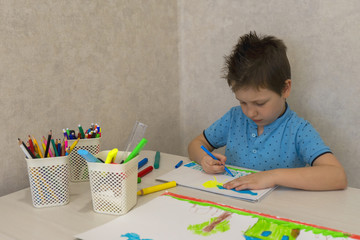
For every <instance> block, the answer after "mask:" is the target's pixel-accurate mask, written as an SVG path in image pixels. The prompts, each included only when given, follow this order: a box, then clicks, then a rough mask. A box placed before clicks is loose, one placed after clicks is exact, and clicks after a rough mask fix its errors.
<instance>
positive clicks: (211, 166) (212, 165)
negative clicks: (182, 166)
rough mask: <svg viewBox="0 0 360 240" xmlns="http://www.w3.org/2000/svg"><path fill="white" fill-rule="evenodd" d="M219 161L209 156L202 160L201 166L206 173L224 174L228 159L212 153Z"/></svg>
mask: <svg viewBox="0 0 360 240" xmlns="http://www.w3.org/2000/svg"><path fill="white" fill-rule="evenodd" d="M212 154H213V155H214V156H215V157H216V158H217V159H219V160H220V161H218V160H214V159H213V158H212V157H210V156H209V155H205V156H204V157H203V158H202V159H201V162H200V164H201V166H202V168H203V169H204V171H205V172H206V173H222V172H224V171H225V162H226V157H225V156H224V155H221V154H219V153H212Z"/></svg>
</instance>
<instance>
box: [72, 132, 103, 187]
mask: <svg viewBox="0 0 360 240" xmlns="http://www.w3.org/2000/svg"><path fill="white" fill-rule="evenodd" d="M100 139H101V138H87V139H80V140H79V142H78V143H77V144H76V146H75V147H74V149H73V150H72V151H71V153H70V154H69V155H70V159H69V163H70V181H72V182H83V181H89V171H88V166H87V164H86V161H85V159H84V158H82V157H81V156H80V155H79V154H78V153H77V151H78V150H79V149H84V150H87V151H88V152H89V153H91V154H93V155H96V154H98V153H99V152H100ZM75 141H76V140H68V145H69V146H71V145H72V144H73V143H74V142H75Z"/></svg>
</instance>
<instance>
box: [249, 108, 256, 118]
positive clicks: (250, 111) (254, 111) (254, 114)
mask: <svg viewBox="0 0 360 240" xmlns="http://www.w3.org/2000/svg"><path fill="white" fill-rule="evenodd" d="M247 113H248V114H247V115H248V117H249V118H254V117H256V115H257V111H256V109H248V112H247Z"/></svg>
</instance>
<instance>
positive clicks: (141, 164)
mask: <svg viewBox="0 0 360 240" xmlns="http://www.w3.org/2000/svg"><path fill="white" fill-rule="evenodd" d="M147 162H148V159H147V158H144V159H143V160H141V161H140V162H139V163H138V169H140V168H141V167H142V166H144V165H145V164H147Z"/></svg>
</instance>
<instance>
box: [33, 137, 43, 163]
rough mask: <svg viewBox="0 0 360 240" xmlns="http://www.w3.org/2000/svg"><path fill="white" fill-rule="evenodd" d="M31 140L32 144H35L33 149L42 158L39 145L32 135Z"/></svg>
mask: <svg viewBox="0 0 360 240" xmlns="http://www.w3.org/2000/svg"><path fill="white" fill-rule="evenodd" d="M33 142H34V145H35V150H36V152H37V153H38V154H39V155H40V157H41V158H43V155H42V152H41V150H40V147H39V144H38V143H37V141H36V139H35V138H34V136H33Z"/></svg>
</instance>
